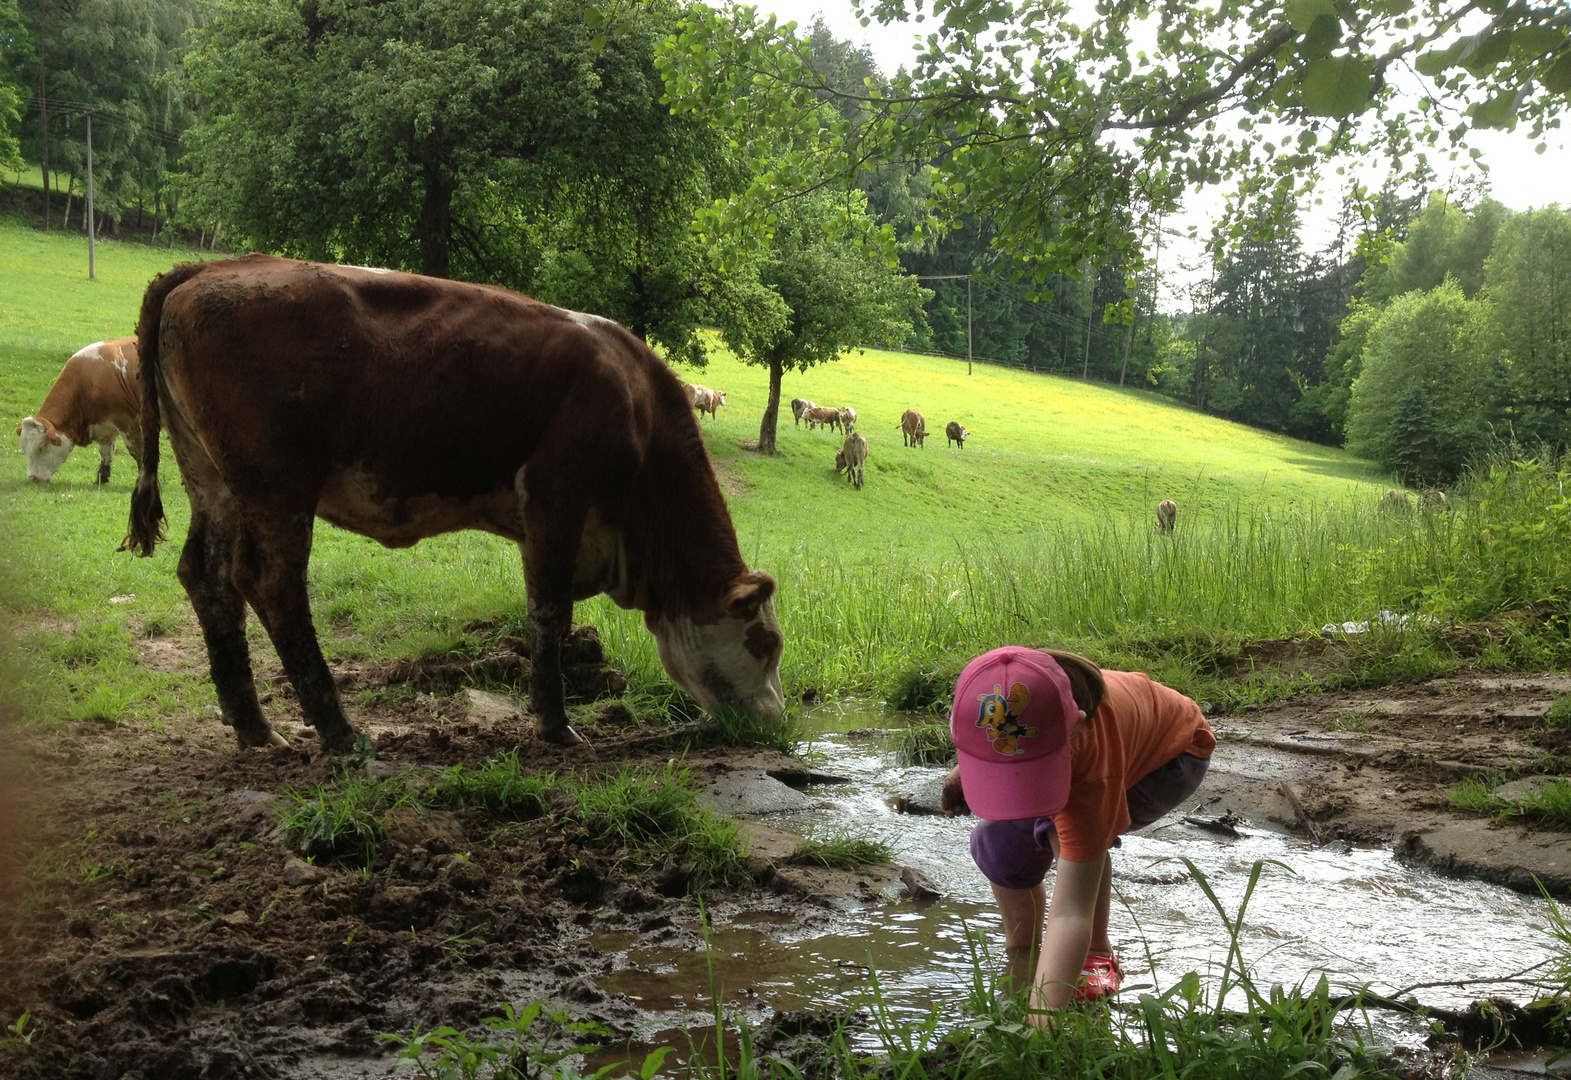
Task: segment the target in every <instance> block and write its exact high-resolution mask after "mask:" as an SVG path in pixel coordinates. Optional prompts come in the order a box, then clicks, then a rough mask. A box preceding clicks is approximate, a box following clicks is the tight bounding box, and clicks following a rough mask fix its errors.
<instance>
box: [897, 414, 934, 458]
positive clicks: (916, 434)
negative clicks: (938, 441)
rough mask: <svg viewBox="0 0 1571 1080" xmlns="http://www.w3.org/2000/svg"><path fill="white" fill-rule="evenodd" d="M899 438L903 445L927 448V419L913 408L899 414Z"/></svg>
mask: <svg viewBox="0 0 1571 1080" xmlns="http://www.w3.org/2000/svg"><path fill="white" fill-rule="evenodd" d="M900 440H901V442H902V444H903V445H905V446H920V447H921V448H922V449H924V450H926V449H927V421H926V420H925V419H923V417H922V414H921V413H919V412H917V411H916V410H915V409H907V410H906V411H905V412H904V413H902V414H901V416H900Z"/></svg>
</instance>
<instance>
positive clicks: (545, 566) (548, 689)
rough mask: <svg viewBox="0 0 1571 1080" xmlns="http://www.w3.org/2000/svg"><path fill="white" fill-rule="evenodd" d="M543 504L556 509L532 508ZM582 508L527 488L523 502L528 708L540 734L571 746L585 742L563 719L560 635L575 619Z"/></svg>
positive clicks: (565, 715) (565, 632) (565, 708)
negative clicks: (527, 596)
mask: <svg viewBox="0 0 1571 1080" xmlns="http://www.w3.org/2000/svg"><path fill="white" fill-rule="evenodd" d="M542 504H545V505H554V512H551V513H549V514H547V513H546V512H542V511H536V512H533V513H531V510H534V509H535V508H537V507H541V506H542ZM584 516H585V515H584V511H583V510H582V509H581V508H571V509H570V508H568V507H566V506H563V505H562V503H560V502H556V500H554V499H553V500H547V499H544V498H542V497H541V496H540V495H539V494H538V493H534V492H531V493H530V496H529V501H528V502H527V503H526V510H525V518H524V542H523V543H522V544H520V545H519V550H520V551H521V552H522V553H523V556H524V588H525V589H526V591H527V592H528V595H529V601H528V610H529V662H530V673H529V707H530V709H531V711H533V712H534V714H535V716H537V717H538V718H539V721H540V737H541V738H542V739H544V740H546V741H547V742H553V743H558V744H560V745H563V746H571V745H573V744H575V743H581V742H583V739H581V738H580V737H579V735H578V733H577V732H576V731H574V730H573V729H572V728H571V727H569V726H568V723H567V703H566V699H565V695H564V693H563V690H562V639H563V638H565V637H566V636H567V631H568V628H569V626H570V625H571V624H572V621H573V568H574V564H575V562H576V560H577V554H578V545H579V541H580V539H581V538H582V535H583V527H584Z"/></svg>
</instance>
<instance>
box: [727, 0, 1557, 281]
mask: <svg viewBox="0 0 1571 1080" xmlns="http://www.w3.org/2000/svg"><path fill="white" fill-rule="evenodd" d="M755 2H757V3H758V6H759V9H760V10H761V11H765V12H770V11H772V12H773V13H774V14H775V15H776V16H778V18H779V19H780V21H782V22H784V21H787V20H790V21H794V22H796V23H797V24H798V25H799V26H801V27H806V26H808V25H809V24H810V23H811V22H812V21H813V18H814V17H815V16H816V15H819V14H822V15H823V17H824V22H825V23H826V24H827V25H828V26H829V28H830V30H831V31H832V32H833V33H834V35H835V36H836V37H838V38H842V39H846V40H849V41H852V42H854V43H856V44H858V45H866V46H867V47H868V49H869V50H870V51H871V52H872V55H873V58H874V60H875V61H876V62H877V63H878V66H879V68H880V69H881V70H882V71H884V72H885V73H886V74H892V73H893V72H895V71H896V70H898V69H899V68H900V67H901V66H902V65H907V64H909V62H910V58H911V55H912V52H913V51H914V46H913V41H914V40H915V38H916V36H917V32H918V30H921V29H924V27H923V26H921V25H918V24H915V23H896V24H893V25H890V26H881V25H879V24H878V23H877V22H873V23H871V24H869V25H868V26H866V27H863V26H861V25H859V23H858V22H857V20H856V18H855V17H854V16H853V15H852V13H851V7H850V5H849V4H828V5H826V4H825V3H823V0H755ZM1547 142H1548V144H1549V147H1548V150H1547V151H1546V152H1545V153H1543V154H1542V155H1540V154H1536V153H1534V150H1533V147H1534V145H1535V141H1534V140H1532V139H1529V138H1528V136H1527V133H1526V128H1525V127H1524V128H1523V129H1522V130H1521V131H1518V132H1505V131H1475V132H1470V133H1469V134H1468V136H1467V145H1469V146H1474V147H1477V148H1478V149H1479V150H1480V151H1481V152H1482V154H1483V160H1484V161H1485V162H1487V163H1488V165H1489V173H1488V176H1487V182H1488V184H1489V188H1490V194H1492V195H1493V196H1494V197H1495V198H1496V199H1499V200H1500V201H1501V202H1502V203H1504V204H1505V205H1507V206H1509V207H1511V208H1512V209H1514V210H1526V209H1529V208H1531V207H1537V206H1547V205H1549V204H1550V203H1559V204H1561V205H1563V206H1564V205H1567V204H1571V140H1568V139H1567V135H1566V132H1565V131H1564V130H1562V131H1556V132H1551V133H1550V137H1549V139H1548V140H1547ZM1446 156H1447V155H1446V153H1445V152H1441V153H1432V154H1430V165H1431V166H1432V167H1433V168H1434V169H1435V171H1436V173H1437V174H1438V176H1439V182H1440V184H1441V185H1442V186H1444V185H1445V184H1446V183H1447V182H1448V181H1450V180H1451V178H1452V177H1453V176H1460V175H1461V173H1462V167H1461V165H1460V164H1453V163H1451V162H1450V161H1448V160H1446ZM1461 157H1462V158H1463V159H1466V157H1467V155H1466V153H1463V154H1462V155H1461ZM1472 171H1473V172H1474V173H1475V174H1476V172H1477V170H1472ZM1382 175H1383V174H1382V173H1379V172H1375V173H1372V174H1370V175H1367V176H1364V177H1362V178H1363V179H1364V180H1365V182H1366V183H1372V184H1374V185H1377V186H1378V184H1379V182H1380V179H1381V176H1382ZM1341 181H1342V178H1341V177H1335V176H1333V177H1328V178H1327V180H1326V182H1325V189H1324V190H1323V191H1322V192H1321V193H1320V194H1321V196H1322V198H1323V199H1324V200H1325V201H1324V204H1323V206H1321V207H1307V208H1305V230H1304V234H1305V235H1304V240H1305V243H1306V245H1307V246H1309V247H1310V248H1314V247H1316V246H1318V245H1320V244H1323V243H1326V242H1328V241H1329V238H1330V237H1331V235H1333V232H1334V230H1333V228H1332V227H1331V225H1330V221H1329V219H1330V216H1331V214H1332V212H1334V210H1335V207H1336V206H1337V204H1338V202H1339V200H1340V194H1341V189H1340V187H1338V186H1336V185H1337V184H1338V183H1340V182H1341ZM1220 206H1221V199H1220V197H1219V196H1218V195H1217V194H1216V193H1214V192H1207V193H1206V194H1204V195H1201V196H1198V197H1191V198H1190V200H1189V203H1188V205H1187V206H1186V208H1185V213H1184V215H1182V219H1181V220H1177V221H1175V220H1171V219H1170V220H1169V221H1168V223H1167V224H1169V225H1171V226H1175V227H1177V228H1178V229H1179V230H1180V231H1186V230H1187V229H1188V228H1189V226H1191V225H1193V226H1196V227H1197V230H1198V232H1199V233H1200V234H1201V235H1202V236H1203V235H1205V234H1206V233H1208V232H1209V231H1210V227H1211V224H1212V221H1213V220H1214V217H1215V215H1216V214H1217V213H1218V211H1219V209H1220ZM1199 255H1200V253H1199V250H1198V249H1197V248H1194V247H1192V246H1189V245H1184V244H1182V243H1178V244H1172V245H1170V246H1169V247H1168V248H1166V249H1164V254H1163V258H1162V264H1163V266H1162V269H1163V272H1164V277H1166V278H1167V280H1168V283H1169V288H1168V289H1167V290H1166V291H1167V292H1168V296H1166V297H1165V298H1164V302H1163V304H1162V306H1163V307H1164V308H1171V307H1173V306H1174V305H1175V304H1176V303H1177V302H1178V297H1177V295H1176V293H1177V292H1178V291H1179V290H1180V289H1181V287H1182V284H1183V282H1182V280H1181V278H1182V275H1181V274H1179V273H1178V267H1177V266H1176V265H1174V259H1177V260H1184V261H1190V262H1195V261H1198V259H1199ZM1170 256H1172V258H1170Z"/></svg>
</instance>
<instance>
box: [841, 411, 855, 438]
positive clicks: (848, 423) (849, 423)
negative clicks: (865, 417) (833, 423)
mask: <svg viewBox="0 0 1571 1080" xmlns="http://www.w3.org/2000/svg"><path fill="white" fill-rule="evenodd" d="M840 427H841V429H842V430H844V431H845V432H846V433H847V434H850V431H851V429H852V428H854V427H856V410H855V409H853V408H852V407H851V406H849V405H847V406H846V407H845V408H843V409H841V410H840Z"/></svg>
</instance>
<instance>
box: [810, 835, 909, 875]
mask: <svg viewBox="0 0 1571 1080" xmlns="http://www.w3.org/2000/svg"><path fill="white" fill-rule="evenodd" d="M893 854H894V853H893V852H892V851H891V850H890V847H889V845H888V844H886V843H884V842H883V841H882V840H872V839H869V838H867V837H864V836H853V835H850V834H849V833H841V834H836V835H831V836H810V837H808V838H806V839H805V840H803V841H802V842H801V843H800V844H798V845H797V846H796V850H794V851H792V852H791V855H790V857H789V858H788V859H787V860H786V861H787V862H792V863H796V864H797V865H798V866H824V867H828V868H830V869H833V870H855V869H856V868H857V867H859V866H883V865H886V864H888V863H889V861H890V859H891V858H892V857H893Z"/></svg>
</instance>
